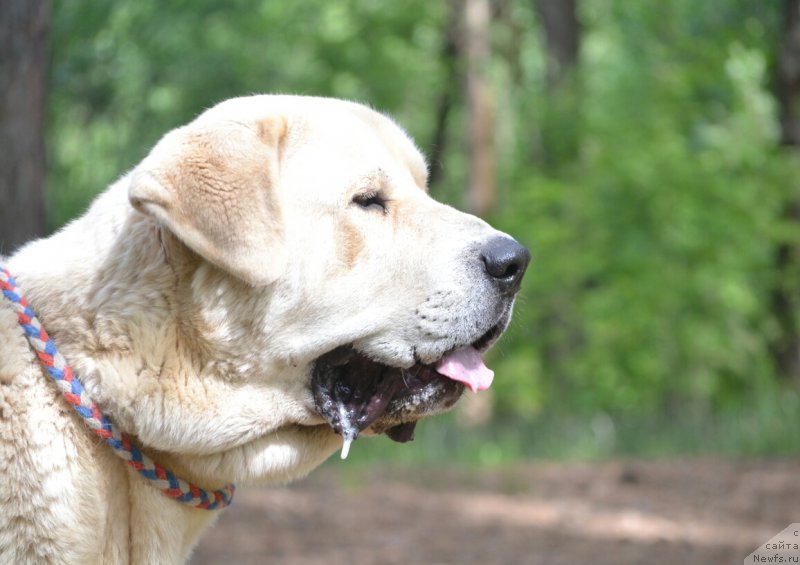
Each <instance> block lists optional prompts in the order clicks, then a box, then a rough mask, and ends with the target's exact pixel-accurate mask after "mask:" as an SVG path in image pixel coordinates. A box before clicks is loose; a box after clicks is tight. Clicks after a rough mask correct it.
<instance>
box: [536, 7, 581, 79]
mask: <svg viewBox="0 0 800 565" xmlns="http://www.w3.org/2000/svg"><path fill="white" fill-rule="evenodd" d="M576 1H577V0H536V12H537V13H538V14H539V19H540V20H541V22H542V28H543V29H544V40H545V45H546V47H547V84H548V86H549V87H550V88H551V89H555V88H558V86H559V85H560V84H561V83H562V82H563V81H564V78H565V77H566V76H567V75H568V74H569V72H570V71H571V70H572V69H573V68H575V66H576V65H577V64H578V57H579V55H580V50H581V26H580V22H579V21H578V13H577V6H576Z"/></svg>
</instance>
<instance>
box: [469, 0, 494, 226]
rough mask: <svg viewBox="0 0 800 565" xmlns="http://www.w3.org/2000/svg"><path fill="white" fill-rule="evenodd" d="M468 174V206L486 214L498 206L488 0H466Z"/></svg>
mask: <svg viewBox="0 0 800 565" xmlns="http://www.w3.org/2000/svg"><path fill="white" fill-rule="evenodd" d="M464 13H465V24H466V25H465V34H464V51H465V53H466V55H467V99H468V107H469V153H470V177H469V192H468V198H467V200H468V207H469V209H470V211H472V212H473V213H475V214H478V215H486V214H490V213H491V212H493V211H494V210H495V209H496V207H497V187H496V170H495V168H496V163H495V144H494V141H495V140H494V125H495V108H494V98H493V96H492V91H491V86H490V84H489V77H488V66H489V57H490V55H491V47H490V42H489V25H490V23H491V17H490V10H489V0H465V5H464Z"/></svg>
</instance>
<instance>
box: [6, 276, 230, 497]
mask: <svg viewBox="0 0 800 565" xmlns="http://www.w3.org/2000/svg"><path fill="white" fill-rule="evenodd" d="M0 290H1V291H2V293H3V296H5V297H6V298H7V299H8V300H9V302H10V303H11V306H12V307H13V309H14V311H15V312H16V314H17V319H18V320H19V323H20V325H21V326H22V329H23V331H24V332H25V337H27V338H28V342H29V343H30V344H31V347H32V348H33V350H34V351H35V352H36V355H37V357H39V360H40V361H41V362H42V365H44V367H45V369H47V372H48V373H49V375H50V377H51V378H52V380H53V382H55V383H56V385H57V386H58V388H59V390H60V391H61V392H62V393H63V394H64V398H65V399H66V401H67V402H68V403H69V404H70V405H71V406H72V407H73V408H74V409H75V412H77V413H78V415H79V416H80V417H81V419H83V421H84V422H85V423H86V425H87V426H89V429H90V430H91V431H93V432H94V433H95V434H96V435H98V436H100V437H101V438H102V439H103V440H104V441H105V442H106V443H107V444H108V445H110V446H111V448H112V449H113V450H114V453H116V454H117V455H119V456H120V457H121V458H122V459H123V461H125V462H126V463H127V464H128V465H130V466H131V467H133V468H134V469H136V470H137V471H138V472H139V474H140V475H142V476H143V477H144V478H146V479H149V480H150V483H151V484H152V485H153V486H154V487H155V488H157V489H160V490H161V491H162V492H163V493H164V494H165V495H167V496H168V497H170V498H173V499H175V500H177V501H179V502H183V503H184V504H187V505H189V506H192V507H194V508H201V509H204V510H216V509H218V508H224V507H226V506H228V505H229V504H230V503H231V500H232V499H233V491H234V486H233V485H228V486H226V487H225V488H222V489H220V490H215V491H207V490H204V489H202V488H200V487H198V486H197V485H195V484H192V483H190V482H187V481H184V480H182V479H179V478H177V477H176V476H175V475H174V474H173V473H172V472H171V471H169V470H167V469H165V468H164V467H162V466H161V465H159V464H158V463H156V462H155V461H153V460H152V459H150V458H149V457H148V456H147V455H145V454H144V453H142V452H141V451H140V450H139V448H138V447H136V446H135V445H133V443H131V441H130V439H129V438H128V437H127V436H126V435H125V434H123V433H122V432H120V431H119V430H118V429H116V428H115V427H114V425H113V423H112V422H111V420H110V419H109V417H108V416H106V415H105V414H103V412H102V411H101V410H100V408H99V407H98V406H97V404H95V403H94V401H93V400H92V399H91V398H90V397H89V394H88V393H87V392H86V390H85V389H84V388H83V385H81V383H80V382H79V381H78V379H77V377H76V376H75V375H73V373H72V369H70V367H69V365H67V361H66V360H65V359H64V357H63V356H62V355H61V354H60V353H59V352H58V350H57V349H56V344H55V343H54V342H53V340H52V339H50V336H49V335H47V332H46V331H45V329H44V328H43V327H42V324H41V323H40V322H39V320H38V318H37V317H36V314H35V313H34V311H33V309H32V308H31V307H30V306H29V305H28V302H27V300H25V297H24V296H23V295H22V293H21V292H20V290H19V287H17V283H16V282H15V281H14V279H13V278H11V273H9V272H8V270H7V269H6V268H5V267H4V266H3V265H1V264H0Z"/></svg>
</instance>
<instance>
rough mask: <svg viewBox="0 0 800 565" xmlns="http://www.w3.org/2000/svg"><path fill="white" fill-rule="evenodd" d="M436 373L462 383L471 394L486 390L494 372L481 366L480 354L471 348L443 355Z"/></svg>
mask: <svg viewBox="0 0 800 565" xmlns="http://www.w3.org/2000/svg"><path fill="white" fill-rule="evenodd" d="M436 371H437V372H438V373H440V374H442V375H444V376H445V377H450V378H451V379H453V380H455V381H460V382H462V383H464V384H465V385H467V386H468V387H469V389H470V390H471V391H472V392H478V391H479V390H486V389H487V388H489V387H490V386H491V385H492V379H494V371H492V370H491V369H489V368H488V367H487V366H486V365H484V364H483V360H482V359H481V354H480V353H478V350H477V349H475V348H474V347H472V346H467V347H462V348H461V349H459V350H458V351H454V352H452V353H450V354H448V355H445V356H444V357H443V358H442V360H441V361H439V363H437V364H436Z"/></svg>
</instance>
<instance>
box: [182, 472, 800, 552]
mask: <svg viewBox="0 0 800 565" xmlns="http://www.w3.org/2000/svg"><path fill="white" fill-rule="evenodd" d="M343 465H346V463H345V464H343ZM343 469H344V470H343ZM236 497H237V498H236V500H235V502H234V505H233V507H231V508H230V509H228V510H227V511H226V512H225V513H223V515H222V517H221V518H220V520H219V522H218V523H217V525H216V526H215V527H214V528H213V529H211V530H210V531H209V532H208V533H207V534H206V536H205V537H204V538H203V541H202V543H201V545H200V546H199V547H198V549H197V551H196V552H195V554H194V556H193V558H192V560H191V563H192V564H194V565H207V564H220V563H222V564H228V565H233V564H250V563H253V564H255V563H273V564H283V563H287V564H292V565H295V564H296V565H312V564H313V565H316V564H320V565H322V564H324V565H339V564H345V563H347V564H373V563H374V564H381V565H384V564H401V563H402V564H409V563H413V564H459V565H460V564H482V565H484V564H509V565H512V564H513V565H519V564H543V565H544V564H547V565H560V564H578V563H591V564H596V565H605V564H608V565H611V564H615V565H616V564H628V563H635V564H639V563H642V564H644V563H648V564H655V565H658V564H670V565H672V564H683V565H687V564H698V565H699V564H702V565H709V564H712V565H713V564H718V563H719V564H722V563H742V560H743V559H744V557H745V556H746V555H747V554H749V553H750V552H751V551H753V550H754V549H755V548H756V547H757V546H758V545H759V544H763V543H765V542H766V541H767V540H768V539H770V538H771V537H772V536H774V535H775V534H777V533H778V532H780V531H781V530H783V529H784V528H785V527H786V526H788V525H789V524H790V523H792V522H800V460H780V461H726V460H692V459H688V460H680V461H676V460H672V461H659V462H646V461H625V462H611V463H602V464H554V463H533V464H527V465H520V466H517V467H514V468H509V469H503V470H484V471H464V470H457V469H444V470H443V469H438V470H435V471H434V470H424V471H423V470H417V471H410V470H402V471H400V470H386V469H384V470H379V469H370V470H368V471H363V472H361V473H354V472H353V471H352V470H350V469H347V468H343V467H341V466H338V467H337V466H335V465H329V466H327V467H325V468H323V469H320V470H317V471H316V472H315V473H312V475H311V476H310V477H309V478H307V479H304V480H302V481H299V482H297V483H295V484H293V485H291V486H288V487H281V488H261V489H240V490H239V491H238V492H237V495H236Z"/></svg>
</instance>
